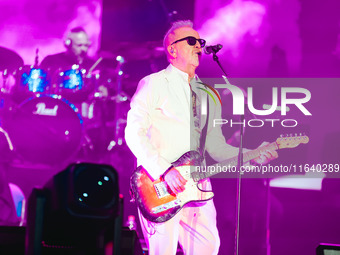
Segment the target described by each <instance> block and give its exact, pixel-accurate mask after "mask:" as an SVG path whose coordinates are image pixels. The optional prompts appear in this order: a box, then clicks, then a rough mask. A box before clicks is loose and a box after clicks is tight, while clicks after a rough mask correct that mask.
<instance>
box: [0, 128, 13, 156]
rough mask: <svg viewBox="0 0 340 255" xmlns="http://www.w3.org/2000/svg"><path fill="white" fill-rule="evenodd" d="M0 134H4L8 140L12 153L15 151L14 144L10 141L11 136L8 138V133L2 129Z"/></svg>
mask: <svg viewBox="0 0 340 255" xmlns="http://www.w3.org/2000/svg"><path fill="white" fill-rule="evenodd" d="M0 132H1V133H3V134H4V135H5V138H6V140H7V143H8V147H9V149H10V150H11V151H13V150H14V147H13V144H12V141H11V139H10V138H9V136H8V133H7V132H6V131H5V130H4V129H3V128H2V127H0Z"/></svg>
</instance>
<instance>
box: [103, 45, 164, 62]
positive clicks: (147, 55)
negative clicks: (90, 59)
mask: <svg viewBox="0 0 340 255" xmlns="http://www.w3.org/2000/svg"><path fill="white" fill-rule="evenodd" d="M99 54H100V53H99ZM100 55H101V54H100ZM102 55H103V56H107V57H111V58H116V57H117V56H118V55H120V56H122V57H123V58H125V59H126V60H128V61H131V60H148V59H153V58H159V57H161V56H163V55H164V48H163V46H162V42H161V41H148V42H145V43H139V42H138V43H136V42H120V43H118V44H116V45H115V46H113V49H112V52H107V51H104V52H102Z"/></svg>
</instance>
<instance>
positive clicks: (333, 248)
mask: <svg viewBox="0 0 340 255" xmlns="http://www.w3.org/2000/svg"><path fill="white" fill-rule="evenodd" d="M316 255H340V245H339V244H328V243H321V244H320V245H319V246H318V247H317V248H316Z"/></svg>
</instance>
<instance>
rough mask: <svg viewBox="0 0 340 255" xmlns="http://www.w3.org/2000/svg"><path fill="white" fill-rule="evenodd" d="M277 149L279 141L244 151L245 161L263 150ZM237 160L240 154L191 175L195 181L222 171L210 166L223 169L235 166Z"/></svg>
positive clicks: (255, 156) (257, 155) (258, 154)
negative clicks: (210, 169)
mask: <svg viewBox="0 0 340 255" xmlns="http://www.w3.org/2000/svg"><path fill="white" fill-rule="evenodd" d="M277 149H279V147H278V146H277V143H276V142H273V143H270V144H267V145H265V146H262V147H259V148H257V149H255V150H252V151H247V152H245V153H243V163H244V162H248V161H250V160H252V159H254V158H257V157H259V156H260V155H261V153H262V152H263V151H266V150H277ZM237 161H238V156H235V157H232V158H230V159H227V160H225V161H222V162H220V163H217V164H214V165H211V166H207V167H205V171H204V172H203V171H194V172H192V173H191V176H192V178H193V179H194V180H195V181H199V180H202V179H205V178H209V177H211V176H213V175H215V174H219V173H220V172H218V171H209V168H213V169H219V168H220V169H221V168H223V167H228V166H230V167H233V166H237Z"/></svg>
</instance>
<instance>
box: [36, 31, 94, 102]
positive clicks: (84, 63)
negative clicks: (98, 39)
mask: <svg viewBox="0 0 340 255" xmlns="http://www.w3.org/2000/svg"><path fill="white" fill-rule="evenodd" d="M64 44H65V47H66V51H65V52H61V53H57V54H54V55H49V56H47V57H45V58H44V59H43V61H42V62H41V64H40V68H41V69H43V70H46V71H47V72H48V74H49V76H50V77H51V80H52V86H54V88H52V89H51V93H52V94H60V95H62V96H63V97H65V98H66V99H68V100H69V101H70V102H71V103H79V102H82V101H86V99H87V98H88V97H89V96H90V94H91V93H93V92H94V90H95V89H96V88H95V86H96V85H98V84H95V83H96V82H95V80H94V76H93V74H94V73H95V71H94V72H93V70H92V69H95V61H94V60H93V59H91V58H90V57H89V56H88V49H89V47H90V46H91V42H90V40H89V36H88V34H87V33H86V32H85V30H84V28H82V27H75V28H73V29H71V30H70V32H69V34H68V36H67V38H66V40H65V42H64Z"/></svg>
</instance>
